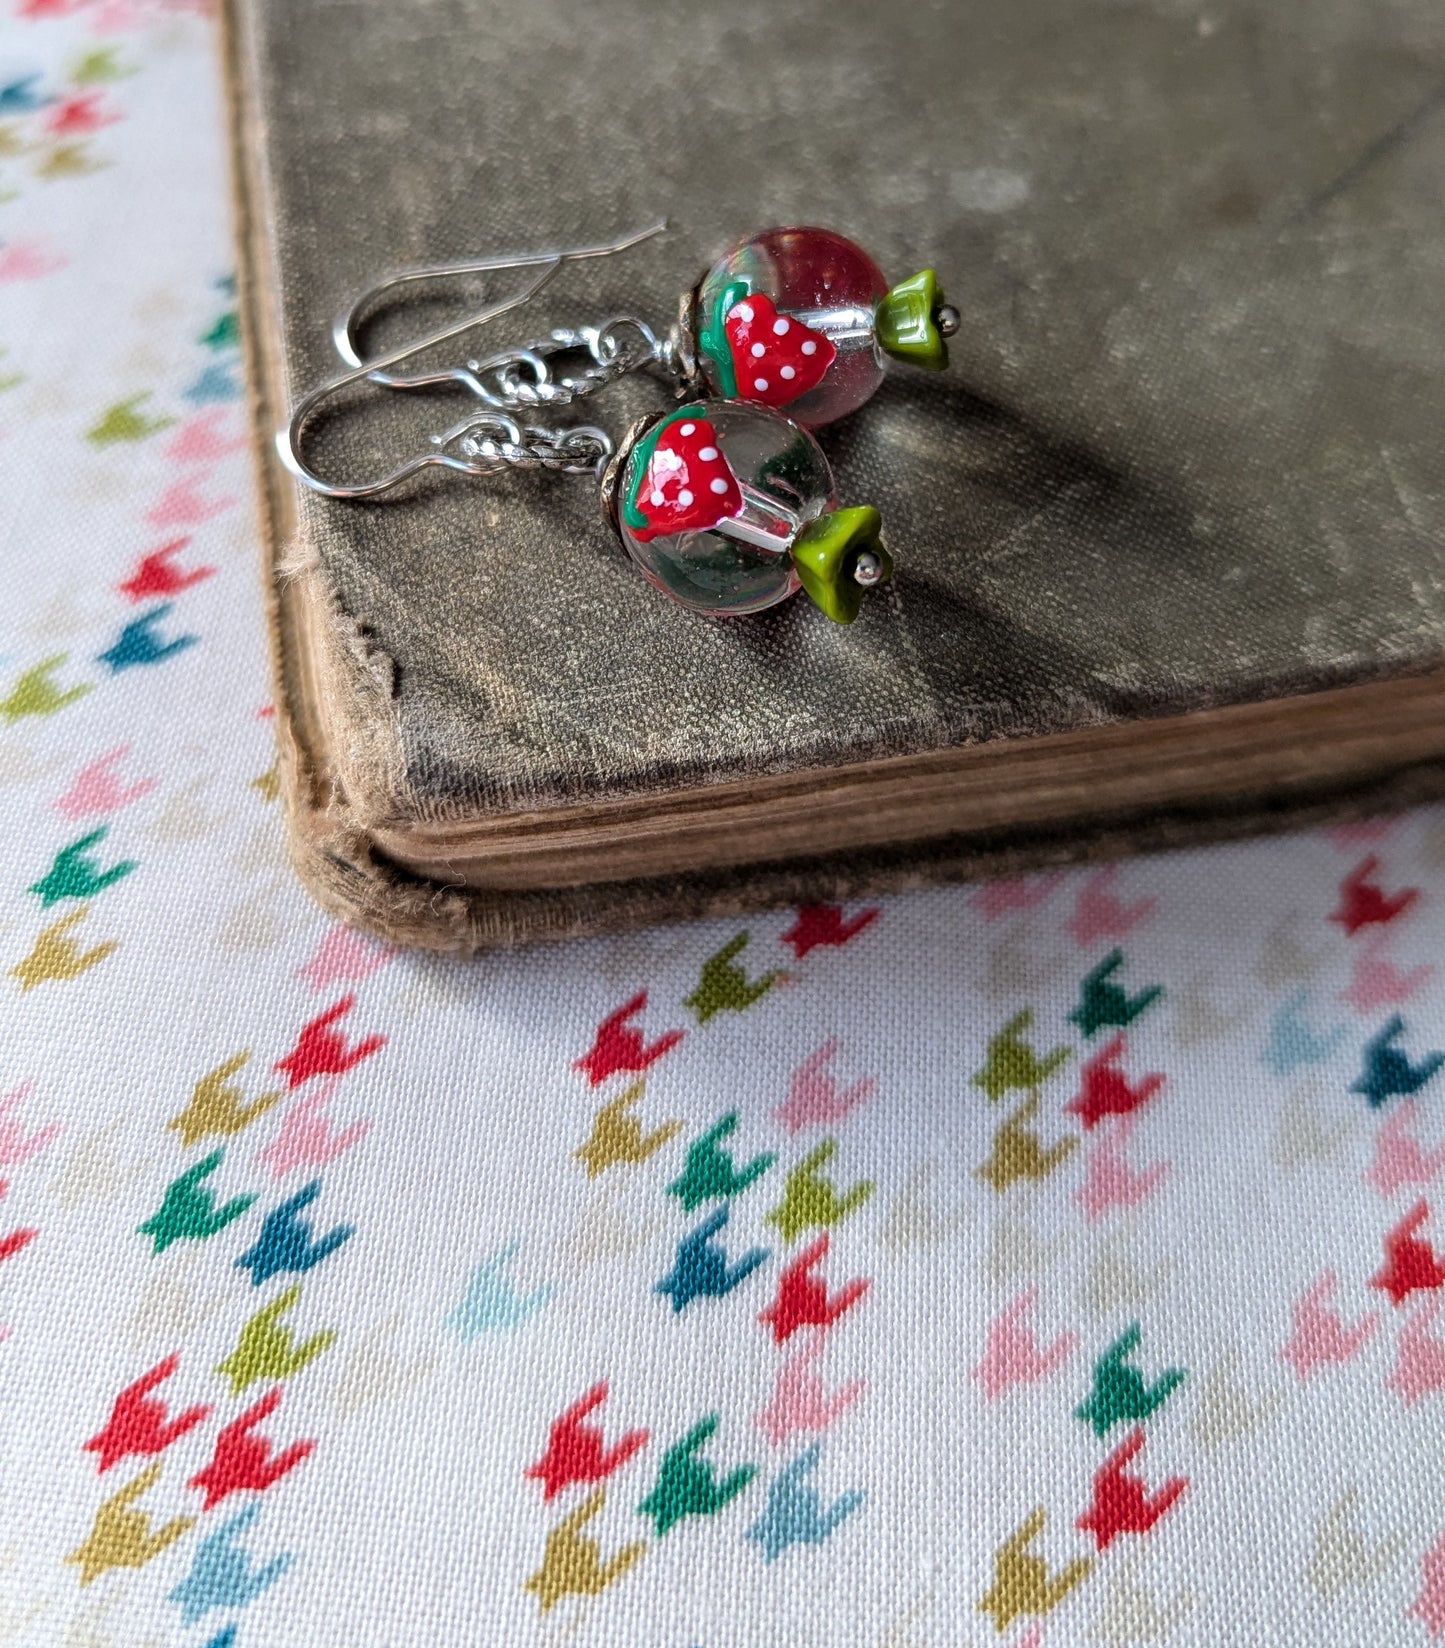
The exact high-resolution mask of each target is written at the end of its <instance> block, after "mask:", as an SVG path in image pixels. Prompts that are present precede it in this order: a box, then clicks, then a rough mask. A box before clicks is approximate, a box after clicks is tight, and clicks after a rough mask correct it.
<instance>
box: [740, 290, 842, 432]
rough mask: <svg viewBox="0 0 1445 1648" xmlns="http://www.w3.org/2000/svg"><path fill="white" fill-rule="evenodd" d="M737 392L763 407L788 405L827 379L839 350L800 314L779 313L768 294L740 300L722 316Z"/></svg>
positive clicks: (754, 293) (753, 295)
mask: <svg viewBox="0 0 1445 1648" xmlns="http://www.w3.org/2000/svg"><path fill="white" fill-rule="evenodd" d="M723 330H724V331H725V332H726V333H727V336H728V344H729V346H730V348H731V349H732V357H733V370H734V371H735V372H736V374H737V380H738V395H739V396H740V397H741V398H742V399H743V400H745V401H761V402H762V403H763V405H764V406H786V405H787V404H788V402H789V401H795V400H797V398H798V397H799V396H800V395H806V394H807V393H808V391H809V390H810V389H816V388H817V386H818V385H819V384H820V383H821V382H822V381H823V374H824V373H825V372H826V371H827V370H828V368H829V367H830V366H831V365H832V364H833V360H834V357H835V356H836V355H837V353H838V351H837V350H836V349H835V348H834V347H833V345H832V344H831V343H830V342H829V341H828V339H827V338H825V337H824V336H823V334H822V333H821V332H815V331H814V330H813V329H812V327H811V326H804V324H803V323H802V321H800V320H799V319H798V318H797V317H796V316H795V315H780V314H779V313H778V309H777V305H776V304H775V303H774V302H773V300H772V299H771V298H770V297H768V296H767V294H766V293H764V292H752V293H750V294H749V295H748V296H747V297H745V298H741V299H739V301H738V302H737V303H735V304H734V305H733V306H732V308H731V309H729V310H728V312H727V314H726V315H725V316H724V317H723Z"/></svg>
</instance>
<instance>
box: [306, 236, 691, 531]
mask: <svg viewBox="0 0 1445 1648" xmlns="http://www.w3.org/2000/svg"><path fill="white" fill-rule="evenodd" d="M665 227H666V220H665V219H664V220H661V221H659V222H657V223H654V224H652V225H650V226H649V227H648V228H646V229H643V230H640V231H639V232H637V233H636V234H632V235H628V236H624V237H622V238H621V239H619V240H616V241H611V242H608V243H607V244H605V245H600V246H583V247H573V248H568V249H565V250H563V251H557V252H541V253H537V254H535V255H532V256H527V257H512V258H487V259H482V260H478V261H476V262H472V263H463V264H447V265H438V266H437V267H435V268H426V269H404V270H400V271H398V272H397V273H396V274H392V275H388V276H387V277H386V278H385V279H384V280H381V281H379V282H377V283H376V285H374V286H372V287H370V288H369V289H368V290H367V291H366V292H364V293H363V294H362V296H361V297H360V298H358V299H357V301H356V302H355V303H354V304H353V305H352V306H351V308H350V309H349V310H348V311H347V312H346V314H345V315H343V316H342V317H341V318H340V319H339V320H338V321H337V323H336V325H335V327H334V328H333V333H332V336H333V341H334V342H335V343H336V347H337V349H338V350H339V351H340V353H341V355H342V358H343V359H344V360H346V361H348V362H349V363H350V364H351V370H350V371H348V372H343V373H342V374H341V375H340V377H336V378H332V379H331V380H330V381H329V382H327V383H323V384H320V385H319V386H318V387H317V388H315V389H313V390H312V391H311V392H310V393H309V394H307V395H304V396H303V397H302V398H301V400H299V401H298V402H297V403H296V406H295V407H294V408H293V410H292V413H291V418H290V421H289V422H288V423H287V425H286V428H285V429H283V430H279V431H278V432H277V435H276V448H277V451H278V453H279V454H280V457H281V461H282V463H283V464H285V466H286V468H287V469H288V470H289V471H290V472H291V473H292V474H293V475H294V476H295V477H296V478H297V480H299V481H301V482H302V483H303V484H304V485H306V486H308V487H310V488H311V490H312V491H313V492H319V493H321V494H322V495H323V496H324V497H327V498H371V497H375V496H376V495H377V494H378V493H380V492H386V491H388V490H390V488H392V487H394V486H397V485H399V484H400V483H401V482H402V481H404V480H406V479H407V478H408V477H409V476H412V475H415V474H416V473H417V472H418V471H419V470H422V469H426V468H431V467H434V466H439V467H442V468H445V469H452V470H456V471H458V472H459V473H461V474H465V475H483V474H489V473H491V472H492V471H493V470H496V469H498V468H500V467H503V466H504V465H508V464H511V465H515V466H517V467H523V468H533V467H538V466H541V467H546V468H554V469H563V470H566V471H567V472H569V473H578V472H579V467H580V470H587V469H592V468H596V467H597V466H598V465H599V464H601V463H604V462H605V461H606V459H607V457H608V456H610V454H611V450H612V443H611V441H610V440H609V439H608V437H607V436H606V435H605V434H604V433H603V432H602V431H601V430H599V429H595V428H591V427H588V428H585V429H578V430H560V431H557V430H547V429H541V428H538V427H535V426H528V427H526V428H525V429H523V428H522V427H521V426H519V425H517V424H516V423H515V421H514V420H511V419H506V420H504V427H503V428H502V431H501V434H502V438H501V439H500V440H498V439H497V434H496V428H495V426H494V425H495V415H493V423H492V424H489V423H488V414H479V415H477V416H475V417H473V418H469V419H466V420H463V422H462V423H460V424H458V425H456V426H454V427H453V428H452V429H450V430H448V431H446V432H445V433H444V434H442V435H439V436H434V437H433V438H432V440H431V442H430V445H429V447H428V449H427V450H425V451H423V452H419V453H417V454H416V455H415V456H414V457H411V458H408V459H406V460H405V461H404V462H403V463H400V464H398V465H397V466H396V467H395V468H394V469H391V470H388V471H387V472H386V473H385V474H384V475H381V476H378V477H377V478H376V479H374V480H370V481H362V482H357V483H354V484H352V485H343V484H341V483H339V482H334V481H327V480H325V479H323V477H322V476H320V475H318V474H317V473H316V472H315V471H314V470H313V469H311V468H310V467H309V466H308V465H307V463H306V460H305V459H304V458H303V457H302V454H301V444H302V435H303V432H304V430H305V427H306V424H307V422H308V421H309V420H310V419H311V417H312V416H313V415H314V414H315V412H316V410H317V409H318V408H319V407H320V406H321V405H322V403H323V402H324V401H326V400H327V399H329V398H330V397H331V396H332V395H334V394H336V393H338V392H339V391H340V390H342V389H346V388H348V387H349V386H350V385H352V384H356V383H361V382H364V381H370V382H372V383H376V384H380V385H382V386H383V387H385V388H390V389H425V388H431V387H433V386H436V385H440V384H448V383H460V384H462V385H463V386H464V387H466V388H468V389H470V390H471V391H472V392H473V393H474V394H476V395H477V396H479V397H480V398H481V399H482V400H483V401H485V402H487V403H488V404H489V405H490V406H493V407H496V408H498V409H499V410H500V409H502V408H505V407H507V406H516V405H517V404H518V402H519V401H524V400H527V399H528V396H527V395H526V394H525V393H519V394H513V395H511V396H507V395H499V394H497V393H496V392H494V391H491V390H488V389H487V387H486V386H485V384H484V383H483V382H482V381H481V376H480V374H481V373H483V372H486V371H490V370H496V369H502V368H509V367H513V366H515V365H517V364H519V363H520V364H525V365H527V366H529V367H530V368H531V369H532V371H533V374H534V378H535V380H536V382H537V383H546V382H549V381H551V378H550V369H549V368H548V366H547V363H546V359H545V355H544V353H543V350H546V351H547V352H558V351H560V350H564V349H568V348H574V347H576V345H574V344H571V343H569V342H563V341H559V340H558V338H557V336H556V335H554V338H553V339H552V340H544V343H543V344H542V345H539V346H537V347H536V348H524V349H508V350H504V351H501V352H499V353H498V354H496V355H494V356H489V357H488V358H487V359H486V360H485V361H475V362H469V363H468V364H467V366H465V367H447V368H444V369H442V370H440V371H437V372H428V373H424V374H422V375H420V376H415V377H398V376H396V375H394V374H393V373H392V370H391V369H392V368H393V367H395V366H400V365H401V364H402V363H403V362H404V361H407V360H410V359H411V358H412V357H413V356H415V355H419V354H422V353H423V352H424V351H426V350H428V349H432V348H435V347H436V346H437V345H438V344H442V343H446V342H447V341H448V340H450V339H451V338H455V337H460V336H461V335H462V334H463V333H464V332H469V331H471V330H472V328H473V327H477V326H483V325H485V324H486V323H487V322H488V321H492V320H496V319H497V318H498V317H500V316H502V315H505V314H507V313H508V312H509V311H511V310H513V309H517V308H520V307H521V306H522V305H523V304H526V303H529V302H530V301H531V300H532V299H533V298H534V297H535V296H536V295H537V293H538V292H540V291H541V290H542V288H543V287H544V286H545V285H546V284H547V282H548V281H549V280H551V278H552V277H553V275H555V274H556V273H557V271H558V270H559V269H560V268H561V267H562V265H563V264H564V263H571V262H576V261H579V260H581V259H583V258H593V257H606V256H609V255H610V254H611V253H613V252H620V251H625V250H626V249H627V248H628V247H630V246H635V245H637V244H638V243H639V242H641V241H644V240H647V239H650V238H651V237H652V236H653V235H656V234H659V233H660V232H661V231H662V230H663V229H664V228H665ZM504 269H536V270H537V273H536V274H535V275H533V276H532V277H531V279H529V280H528V281H526V282H525V283H524V284H523V286H522V288H521V290H520V291H519V292H517V293H516V294H514V295H513V296H512V297H509V298H506V299H502V300H499V301H497V302H495V303H489V304H485V305H483V307H482V308H480V309H477V310H474V311H473V312H472V313H471V314H469V315H465V316H463V317H462V318H461V319H460V320H458V321H453V322H451V323H450V324H448V325H446V326H442V327H438V328H437V329H436V330H435V331H433V332H429V333H427V334H426V336H425V337H422V338H418V339H415V340H413V341H412V342H410V343H405V344H401V345H399V346H398V347H397V348H396V349H393V350H390V351H388V352H387V353H386V354H384V355H382V356H380V357H378V358H377V359H375V360H371V361H362V360H361V359H360V356H359V354H358V352H357V350H356V347H355V341H354V338H353V335H352V334H353V331H354V327H355V324H356V321H357V319H358V317H359V316H360V315H361V314H362V313H363V312H364V310H365V309H366V307H367V305H368V304H370V303H372V302H374V301H375V299H376V298H377V297H378V296H379V295H380V294H382V293H383V292H386V291H389V290H391V289H393V288H395V287H397V286H399V285H402V284H405V283H407V282H412V281H419V280H427V279H441V278H446V277H448V276H459V275H464V274H487V273H495V272H500V271H501V270H504ZM622 324H624V321H623V320H618V321H613V322H609V323H608V325H609V327H615V326H620V325H622ZM637 324H638V325H640V324H641V323H637ZM593 330H594V332H597V333H598V336H599V337H601V336H603V335H610V334H604V333H603V332H602V331H600V330H599V329H593ZM643 330H646V329H645V328H644V329H643ZM647 336H648V337H649V338H651V333H650V331H649V332H647ZM652 341H653V342H654V343H655V339H654V340H652ZM602 347H604V348H606V347H607V345H605V344H604V345H603V346H602ZM614 352H616V351H614ZM593 353H594V356H595V357H596V358H597V359H599V361H601V360H603V358H604V357H603V356H602V355H598V354H597V350H596V349H594V350H593ZM626 369H630V365H629V367H628V368H626ZM524 389H525V386H524ZM582 392H583V393H585V392H586V391H585V390H584V391H582ZM544 398H546V397H543V396H540V395H535V394H534V395H533V396H532V397H531V401H530V403H531V404H534V405H535V404H537V403H538V402H539V401H541V400H542V399H544ZM552 398H555V399H563V398H571V397H570V396H565V397H564V396H562V395H557V396H555V397H552ZM478 430H481V431H482V432H483V433H482V434H481V435H479V436H477V437H476V438H477V439H478V440H479V441H480V443H481V444H480V445H478V447H477V450H476V451H475V452H470V453H469V452H467V450H466V443H467V440H468V439H469V438H472V436H473V435H474V434H475V432H476V431H478ZM578 436H585V437H586V440H584V441H583V443H582V445H581V446H579V445H578V443H577V440H576V437H578ZM457 443H459V444H461V446H462V447H463V453H464V455H462V456H457V454H456V453H455V452H452V451H449V450H448V447H450V446H451V445H453V444H457ZM584 447H585V448H586V451H587V452H588V453H595V455H593V456H590V457H584V455H583V448H584ZM601 447H605V449H606V450H605V451H602V450H600V448H601Z"/></svg>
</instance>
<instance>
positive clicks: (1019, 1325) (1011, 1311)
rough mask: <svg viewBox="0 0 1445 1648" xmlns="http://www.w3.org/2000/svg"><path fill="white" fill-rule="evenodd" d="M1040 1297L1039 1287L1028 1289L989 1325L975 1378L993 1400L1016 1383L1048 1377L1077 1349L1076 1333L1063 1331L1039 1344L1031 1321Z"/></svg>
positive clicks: (1013, 1299) (1021, 1383) (1016, 1296)
mask: <svg viewBox="0 0 1445 1648" xmlns="http://www.w3.org/2000/svg"><path fill="white" fill-rule="evenodd" d="M1037 1300H1038V1289H1037V1288H1025V1289H1024V1291H1023V1292H1022V1293H1019V1294H1016V1295H1015V1296H1014V1298H1012V1299H1011V1300H1010V1301H1009V1302H1008V1304H1006V1305H1005V1306H1004V1308H1003V1309H1002V1310H1001V1311H1000V1312H999V1314H998V1315H997V1316H996V1317H994V1319H993V1321H992V1322H991V1323H990V1324H989V1330H988V1338H987V1340H986V1341H985V1343H984V1349H983V1360H982V1361H981V1362H980V1363H979V1364H978V1366H977V1367H976V1368H975V1369H974V1370H973V1377H974V1379H975V1380H976V1381H977V1382H978V1383H979V1384H980V1385H982V1386H983V1392H984V1395H985V1396H986V1397H987V1398H988V1399H989V1401H990V1402H994V1401H997V1399H998V1398H999V1397H1000V1396H1002V1395H1003V1394H1004V1392H1005V1391H1007V1390H1011V1389H1012V1388H1013V1387H1014V1386H1015V1385H1036V1384H1038V1382H1039V1381H1040V1380H1041V1379H1047V1378H1048V1376H1049V1375H1050V1374H1051V1373H1052V1372H1053V1371H1054V1369H1055V1368H1057V1367H1059V1366H1061V1365H1062V1364H1063V1363H1064V1362H1066V1361H1067V1360H1068V1358H1069V1357H1070V1356H1072V1355H1073V1353H1074V1352H1075V1351H1076V1350H1077V1349H1078V1345H1079V1336H1078V1335H1077V1334H1076V1333H1061V1334H1060V1335H1059V1336H1058V1338H1057V1339H1055V1340H1054V1342H1053V1343H1052V1344H1051V1345H1049V1346H1048V1347H1047V1348H1045V1347H1043V1346H1041V1345H1040V1344H1039V1342H1038V1340H1037V1339H1036V1338H1035V1336H1034V1330H1033V1327H1032V1325H1031V1323H1030V1321H1029V1318H1030V1317H1031V1316H1032V1315H1033V1309H1034V1305H1035V1304H1036V1303H1037Z"/></svg>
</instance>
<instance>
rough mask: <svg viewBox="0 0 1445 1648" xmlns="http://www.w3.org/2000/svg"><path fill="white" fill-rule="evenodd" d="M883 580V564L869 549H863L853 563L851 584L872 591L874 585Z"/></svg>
mask: <svg viewBox="0 0 1445 1648" xmlns="http://www.w3.org/2000/svg"><path fill="white" fill-rule="evenodd" d="M882 580H883V563H882V561H880V560H879V559H878V557H877V556H876V555H875V554H874V553H873V551H872V550H871V549H865V550H864V551H863V553H862V554H861V555H860V556H859V557H858V559H857V560H856V561H854V563H853V582H854V583H855V584H862V586H863V588H864V589H872V587H873V586H874V584H877V583H881V582H882Z"/></svg>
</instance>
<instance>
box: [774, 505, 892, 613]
mask: <svg viewBox="0 0 1445 1648" xmlns="http://www.w3.org/2000/svg"><path fill="white" fill-rule="evenodd" d="M882 529H883V517H882V516H881V515H880V514H879V513H878V511H877V510H876V509H874V508H873V507H872V506H871V505H870V504H857V505H854V506H853V507H852V508H851V509H835V510H832V511H831V512H830V513H829V514H827V515H820V516H819V517H818V519H817V520H816V521H810V522H809V523H808V525H807V526H806V527H804V528H803V530H802V532H801V533H800V534H799V535H798V539H797V542H796V543H795V544H794V545H793V565H794V566H795V567H796V568H797V571H798V579H799V581H800V582H801V584H802V586H803V588H804V590H805V591H806V592H807V594H808V596H809V598H810V599H811V600H812V601H813V604H814V605H815V606H817V607H818V608H819V609H820V610H821V611H823V612H825V613H826V614H827V615H828V617H830V618H831V619H832V620H833V622H834V623H836V624H851V623H852V622H853V620H854V619H855V618H856V617H857V616H858V610H859V608H860V607H861V606H862V604H863V592H864V590H866V589H872V588H874V587H875V586H876V585H878V584H882V583H886V582H887V581H888V579H890V578H891V577H892V576H893V557H892V556H891V555H890V554H889V553H888V551H887V550H886V549H885V548H884V547H883V540H882V537H881V533H882Z"/></svg>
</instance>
